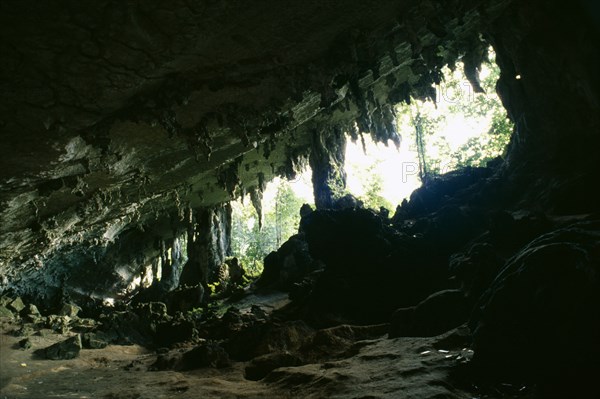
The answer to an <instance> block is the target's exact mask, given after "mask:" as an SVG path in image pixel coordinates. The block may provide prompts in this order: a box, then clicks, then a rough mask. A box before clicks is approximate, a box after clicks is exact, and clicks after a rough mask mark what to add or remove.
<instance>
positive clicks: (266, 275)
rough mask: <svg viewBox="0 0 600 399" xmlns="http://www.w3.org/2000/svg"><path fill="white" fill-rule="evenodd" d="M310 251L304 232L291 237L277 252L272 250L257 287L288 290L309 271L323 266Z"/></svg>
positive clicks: (266, 259) (265, 262)
mask: <svg viewBox="0 0 600 399" xmlns="http://www.w3.org/2000/svg"><path fill="white" fill-rule="evenodd" d="M321 267H322V265H321V264H320V263H319V262H317V261H315V260H314V259H313V258H312V257H311V256H310V253H309V250H308V244H307V243H306V241H305V238H304V234H302V233H301V234H296V235H293V236H292V237H290V238H289V239H288V240H287V241H286V242H284V243H283V245H281V247H280V248H279V249H278V250H277V251H276V252H271V253H270V254H269V255H267V257H266V258H265V261H264V270H263V273H262V274H261V276H260V279H258V280H257V281H256V286H257V287H261V288H264V287H269V288H273V289H281V290H285V291H288V290H290V289H291V288H292V287H293V285H294V284H296V283H299V282H301V281H302V280H303V278H304V277H305V276H307V275H308V274H309V273H311V272H313V271H315V270H317V269H319V268H321Z"/></svg>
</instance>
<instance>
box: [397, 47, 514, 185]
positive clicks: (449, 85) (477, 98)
mask: <svg viewBox="0 0 600 399" xmlns="http://www.w3.org/2000/svg"><path fill="white" fill-rule="evenodd" d="M491 54H492V58H491V59H490V61H489V62H486V63H484V64H483V69H484V70H485V71H486V74H485V77H484V78H483V79H482V82H481V86H482V87H483V88H484V90H485V93H474V92H473V89H472V88H471V86H470V85H469V83H468V82H467V81H466V79H465V78H464V72H463V70H462V68H457V70H456V71H455V72H452V71H450V70H449V69H447V68H446V70H445V73H444V80H445V81H444V84H443V86H442V87H440V88H439V89H438V100H444V101H446V103H448V104H449V105H446V108H445V109H444V110H443V113H441V112H440V110H439V109H438V107H433V106H432V105H431V104H428V103H422V102H419V101H413V102H412V103H411V104H410V105H406V104H405V105H400V106H398V107H397V113H398V115H399V118H398V126H399V130H400V131H401V132H402V133H403V135H404V137H405V138H407V139H409V140H410V141H411V142H412V143H413V146H414V148H413V150H414V151H415V152H417V153H418V155H419V164H420V165H419V167H420V170H421V180H425V179H426V178H427V176H428V175H435V174H439V173H444V172H448V171H450V170H453V169H456V168H459V167H465V166H484V165H485V164H486V163H487V162H488V161H490V160H491V159H493V158H496V157H498V156H502V155H503V153H504V151H505V148H506V146H507V144H508V142H509V140H510V136H511V134H512V130H513V124H512V122H511V121H510V120H509V119H508V117H507V115H506V110H505V109H504V108H503V106H502V104H501V102H500V99H499V98H498V96H497V95H496V92H495V89H496V87H495V86H496V82H497V81H498V78H499V76H500V69H499V67H498V66H497V65H496V64H495V62H494V59H493V51H491ZM457 115H462V116H463V117H464V118H465V120H467V119H470V120H482V118H483V119H485V120H487V121H489V124H488V127H487V131H485V132H483V133H482V134H480V135H478V136H475V137H470V138H469V139H468V140H467V141H466V142H465V143H464V144H463V145H461V146H460V147H458V148H457V149H455V150H454V151H453V150H452V148H451V145H450V140H449V138H448V137H445V136H444V135H443V134H442V133H441V132H442V131H443V127H444V125H445V124H446V122H447V121H448V120H451V119H452V118H454V117H455V116H457ZM411 127H412V128H411Z"/></svg>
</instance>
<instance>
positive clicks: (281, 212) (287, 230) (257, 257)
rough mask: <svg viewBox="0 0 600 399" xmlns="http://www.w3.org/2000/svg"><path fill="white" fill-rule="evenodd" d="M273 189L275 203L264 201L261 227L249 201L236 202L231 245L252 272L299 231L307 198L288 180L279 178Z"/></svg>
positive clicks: (252, 273)
mask: <svg viewBox="0 0 600 399" xmlns="http://www.w3.org/2000/svg"><path fill="white" fill-rule="evenodd" d="M272 188H273V187H272V186H271V187H269V188H267V189H268V190H269V189H272ZM274 189H275V190H276V193H275V197H274V201H273V203H264V204H263V213H264V216H263V218H264V220H263V223H262V228H260V226H259V223H258V215H257V214H256V211H255V209H254V207H253V206H252V204H251V203H250V201H246V202H245V203H244V202H243V201H236V202H235V203H234V204H233V229H232V244H231V246H232V250H233V253H234V254H235V255H236V256H237V257H238V258H239V259H240V261H241V263H242V265H243V266H244V268H245V269H246V273H247V274H249V275H258V274H260V273H261V272H262V268H263V260H264V258H265V257H266V256H267V255H268V254H269V253H270V252H272V251H275V250H277V249H278V248H279V247H280V246H281V245H282V244H283V243H284V242H285V241H287V239H288V238H290V237H291V236H292V235H293V234H296V233H297V232H298V225H299V224H300V207H301V206H302V204H303V202H304V201H303V200H302V198H300V197H299V196H298V195H296V193H295V192H294V190H293V189H292V187H291V185H290V183H289V182H288V181H286V180H280V181H279V183H278V184H277V186H276V187H275V188H274Z"/></svg>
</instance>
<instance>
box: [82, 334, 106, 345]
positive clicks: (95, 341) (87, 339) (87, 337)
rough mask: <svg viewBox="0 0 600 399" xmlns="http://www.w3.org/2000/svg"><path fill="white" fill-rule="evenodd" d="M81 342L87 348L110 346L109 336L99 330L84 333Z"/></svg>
mask: <svg viewBox="0 0 600 399" xmlns="http://www.w3.org/2000/svg"><path fill="white" fill-rule="evenodd" d="M81 343H82V345H83V347H84V348H85V349H102V348H106V347H107V346H108V337H107V336H106V335H105V334H104V333H102V332H101V331H99V332H88V333H85V334H82V336H81Z"/></svg>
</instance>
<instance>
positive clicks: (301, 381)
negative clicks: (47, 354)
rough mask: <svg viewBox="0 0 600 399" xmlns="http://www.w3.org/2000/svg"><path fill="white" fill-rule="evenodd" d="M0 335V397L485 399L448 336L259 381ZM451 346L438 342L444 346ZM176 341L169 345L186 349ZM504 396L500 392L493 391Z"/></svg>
mask: <svg viewBox="0 0 600 399" xmlns="http://www.w3.org/2000/svg"><path fill="white" fill-rule="evenodd" d="M0 337H1V351H0V366H1V369H0V380H1V387H2V388H1V390H0V394H1V396H0V397H1V398H34V399H35V398H40V399H41V398H106V399H117V398H118V399H136V398H198V397H202V398H299V397H303V398H325V397H331V398H415V399H417V398H418V399H424V398H469V399H471V398H474V397H479V398H484V397H491V396H487V395H483V396H479V395H477V396H475V395H474V394H473V393H472V392H467V391H465V390H462V389H460V388H457V387H455V386H454V385H453V384H452V383H451V382H450V378H449V372H450V370H451V368H452V365H455V364H456V361H457V360H456V359H457V357H458V356H460V355H461V353H462V354H463V355H464V351H463V350H462V349H458V348H457V349H451V348H450V347H451V345H450V344H449V343H450V342H451V340H449V339H448V337H449V335H444V336H439V337H434V338H396V339H387V338H380V339H376V340H368V341H359V342H357V343H356V344H355V345H354V346H353V348H352V349H353V350H352V351H351V352H352V355H351V356H349V357H348V358H345V359H341V360H336V361H330V362H325V363H322V364H307V365H304V366H300V367H282V368H279V369H276V370H274V371H273V372H271V374H270V375H268V376H267V377H266V378H265V379H263V380H261V381H249V380H246V379H245V378H244V367H245V365H246V363H245V362H234V363H233V364H232V366H231V367H228V368H224V369H212V368H203V369H198V370H193V371H186V372H177V371H149V366H150V365H151V364H152V363H153V362H154V361H155V360H156V354H155V353H154V352H152V351H148V350H147V349H144V348H142V347H140V346H136V345H132V346H115V345H109V346H108V347H106V348H104V349H97V350H86V349H83V350H82V351H81V353H80V356H79V357H78V358H76V359H72V360H37V359H36V358H35V357H34V356H33V354H32V350H22V349H17V347H18V341H19V338H17V337H14V336H12V335H10V334H9V328H6V327H5V331H4V332H3V334H2V335H1V336H0ZM64 338H65V336H63V335H60V334H54V333H51V332H50V331H49V330H48V333H47V334H44V335H43V336H37V335H34V336H31V337H30V340H31V342H32V345H33V348H36V347H45V346H47V345H50V344H52V343H55V342H58V341H60V340H63V339H64ZM446 345H447V346H448V347H449V348H450V349H446V350H445V349H442V347H444V346H446ZM184 349H186V350H187V349H189V348H183V347H182V348H178V349H172V350H184ZM497 397H503V396H501V395H500V396H497Z"/></svg>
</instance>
